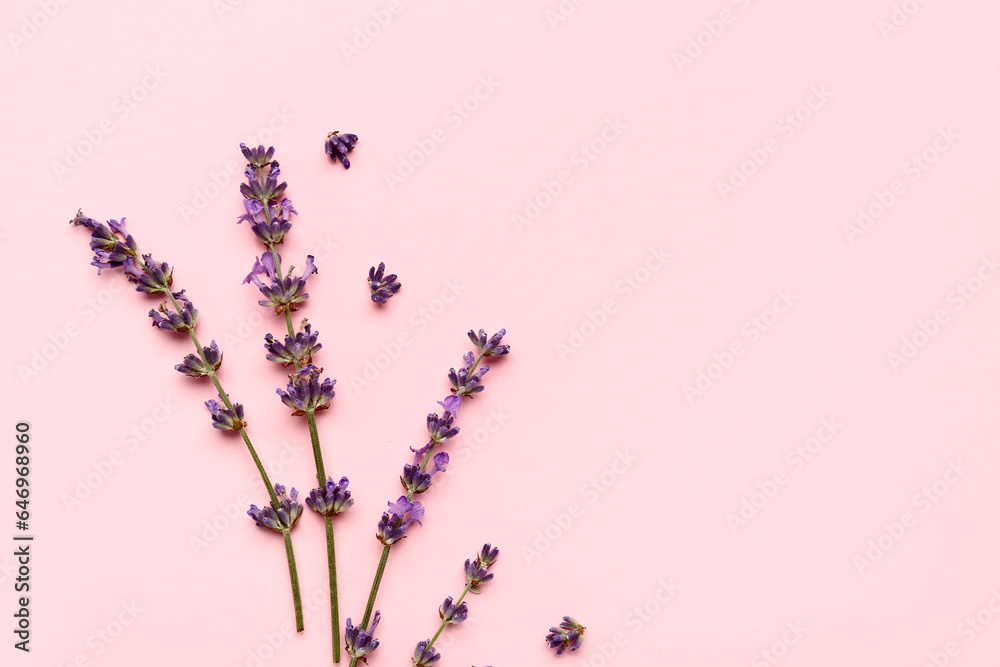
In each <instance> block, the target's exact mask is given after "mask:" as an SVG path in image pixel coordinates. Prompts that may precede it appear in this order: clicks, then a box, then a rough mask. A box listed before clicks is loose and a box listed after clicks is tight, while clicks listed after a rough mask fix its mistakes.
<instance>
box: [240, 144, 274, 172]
mask: <svg viewBox="0 0 1000 667" xmlns="http://www.w3.org/2000/svg"><path fill="white" fill-rule="evenodd" d="M240 150H241V151H242V152H243V157H245V158H246V159H247V162H249V163H250V166H251V167H256V168H258V169H261V168H263V167H266V166H267V165H269V164H270V163H271V158H273V157H274V147H273V146H272V147H270V148H268V149H267V150H265V149H264V147H263V146H258V147H257V148H247V145H246V144H240Z"/></svg>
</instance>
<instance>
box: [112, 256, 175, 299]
mask: <svg viewBox="0 0 1000 667" xmlns="http://www.w3.org/2000/svg"><path fill="white" fill-rule="evenodd" d="M122 264H123V265H124V266H125V275H126V276H127V277H128V280H129V282H131V283H135V291H136V292H145V293H146V294H158V293H160V292H164V293H165V292H169V291H170V286H171V285H172V284H173V282H174V270H173V269H172V268H170V265H169V264H167V263H166V262H162V263H157V262H156V261H155V260H153V257H152V255H143V256H142V266H137V265H136V262H135V258H134V257H127V258H125V260H124V261H123V262H122Z"/></svg>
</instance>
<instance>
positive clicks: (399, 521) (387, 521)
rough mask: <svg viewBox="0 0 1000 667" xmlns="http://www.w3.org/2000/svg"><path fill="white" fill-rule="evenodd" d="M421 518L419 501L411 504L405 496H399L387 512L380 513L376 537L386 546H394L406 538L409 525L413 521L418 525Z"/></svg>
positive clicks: (422, 508)
mask: <svg viewBox="0 0 1000 667" xmlns="http://www.w3.org/2000/svg"><path fill="white" fill-rule="evenodd" d="M423 516H424V507H423V505H421V504H420V502H419V501H417V502H413V503H411V502H410V501H409V499H407V497H406V496H400V497H399V499H398V500H397V501H396V502H394V503H393V502H390V503H389V511H388V512H382V518H381V519H379V522H378V532H377V533H376V537H378V541H379V542H381V543H382V544H384V545H386V546H389V545H390V544H394V543H395V542H398V541H399V540H401V539H403V538H404V537H406V529H407V528H409V526H410V524H411V523H413V522H414V521H416V522H417V523H418V524H419V523H420V519H421V518H423ZM421 525H423V524H421Z"/></svg>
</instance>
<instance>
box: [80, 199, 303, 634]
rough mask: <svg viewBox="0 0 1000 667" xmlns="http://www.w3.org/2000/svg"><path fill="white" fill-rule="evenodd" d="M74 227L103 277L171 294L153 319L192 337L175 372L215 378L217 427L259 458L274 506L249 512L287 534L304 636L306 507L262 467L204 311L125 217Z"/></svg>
mask: <svg viewBox="0 0 1000 667" xmlns="http://www.w3.org/2000/svg"><path fill="white" fill-rule="evenodd" d="M70 223H72V224H74V225H78V226H79V225H82V226H84V227H86V228H87V229H90V230H91V232H92V233H91V241H90V247H91V249H92V250H93V251H94V259H93V261H92V262H91V264H92V265H93V266H96V267H97V272H98V274H100V272H101V269H106V268H122V269H123V271H124V273H125V275H126V277H127V278H128V279H129V281H130V282H132V283H134V284H135V285H136V288H135V289H136V291H137V292H144V293H146V294H163V295H166V297H167V299H168V300H169V303H170V305H171V306H172V309H171V308H169V307H168V306H167V301H164V302H163V303H162V304H161V305H160V307H159V308H158V309H157V310H150V311H149V316H150V317H151V318H152V319H153V326H154V327H157V328H159V329H163V330H165V331H172V332H175V333H186V334H188V336H189V337H190V339H191V342H192V343H193V344H194V348H195V351H196V353H197V354H189V355H187V356H186V357H185V358H184V360H183V361H182V362H181V363H180V364H178V365H176V366H175V367H174V368H175V369H176V370H178V371H179V372H181V373H184V374H185V375H188V376H190V377H208V378H210V379H211V380H212V384H213V385H215V389H216V391H217V392H218V394H219V400H220V401H222V403H221V405H220V404H219V403H218V402H217V401H215V400H210V401H207V402H206V404H205V405H206V407H207V408H208V409H209V412H210V414H211V417H212V422H213V424H212V425H213V426H214V427H215V428H217V429H220V430H228V431H236V432H238V433H239V434H240V436H242V438H243V442H244V443H245V444H246V447H247V451H249V452H250V456H251V457H252V458H253V461H254V465H256V466H257V472H258V473H259V474H260V478H261V481H262V482H263V483H264V487H265V488H266V489H267V493H268V496H269V497H270V501H271V506H270V507H266V508H265V509H264V510H258V509H257V507H256V506H255V505H251V506H250V512H248V514H250V516H251V517H253V518H254V519H255V520H256V521H257V525H258V526H263V527H267V528H270V529H272V530H275V531H276V532H279V533H281V535H282V537H283V539H284V543H285V555H286V558H287V560H288V574H289V579H290V581H291V586H292V600H293V603H294V606H295V626H296V629H297V630H298V631H299V632H302V630H303V621H302V599H301V595H300V593H299V580H298V572H297V569H296V565H295V553H294V550H293V549H292V541H291V535H290V533H291V529H292V528H293V527H294V525H295V522H296V521H297V519H298V512H301V507H302V506H301V505H298V506H297V507H298V510H296V503H295V498H296V496H297V492H296V491H295V489H292V493H291V498H288V497H286V495H285V488H284V487H283V486H282V485H280V484H277V485H272V484H271V480H270V478H269V477H268V475H267V471H266V470H265V469H264V464H263V463H261V461H260V457H259V456H258V455H257V451H256V449H255V448H254V446H253V443H252V442H251V440H250V436H249V434H248V433H247V430H246V421H245V420H244V412H243V406H242V405H240V404H239V403H233V401H232V400H231V399H230V397H229V394H228V393H227V392H226V390H225V389H224V388H223V386H222V383H221V382H220V380H219V377H218V375H217V374H216V371H217V370H218V369H219V367H220V366H221V364H222V353H221V352H220V351H219V348H218V346H217V345H216V343H215V341H214V340H213V341H212V343H211V345H209V347H208V348H205V347H204V346H202V344H201V341H199V340H198V336H197V334H196V333H195V328H196V327H197V325H198V311H197V310H195V308H194V305H193V304H192V302H191V300H190V299H189V298H188V297H186V296H185V295H184V290H181V291H180V292H173V291H172V285H173V269H172V268H171V267H170V266H169V265H168V264H167V263H166V262H162V263H158V262H155V261H154V260H153V259H152V257H151V256H150V255H142V256H141V258H140V255H139V249H138V245H137V244H136V242H135V239H134V238H133V237H132V235H131V234H129V233H128V231H127V230H126V229H125V219H124V218H123V219H122V220H121V222H118V221H116V220H110V221H109V222H108V225H107V226H105V225H104V224H102V223H100V222H98V221H96V220H94V219H93V218H89V217H87V216H86V215H84V214H83V212H82V211H78V212H77V214H76V216H75V217H74V218H73V219H72V220H70ZM181 302H183V305H182V303H181ZM255 513H256V515H255ZM293 515H294V516H293Z"/></svg>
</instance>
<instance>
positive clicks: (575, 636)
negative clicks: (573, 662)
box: [545, 616, 587, 655]
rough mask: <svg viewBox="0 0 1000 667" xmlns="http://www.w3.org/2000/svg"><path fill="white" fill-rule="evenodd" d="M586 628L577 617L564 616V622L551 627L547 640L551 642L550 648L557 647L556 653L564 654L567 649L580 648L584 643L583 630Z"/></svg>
mask: <svg viewBox="0 0 1000 667" xmlns="http://www.w3.org/2000/svg"><path fill="white" fill-rule="evenodd" d="M586 629H587V628H585V627H584V626H582V625H580V622H579V621H577V620H576V619H575V618H572V617H570V616H563V622H562V623H560V624H559V627H558V628H549V634H548V635H546V637H545V641H547V642H548V643H549V648H554V649H556V655H562V653H563V651H565V650H566V649H569V650H570V651H575V650H576V649H578V648H580V645H581V644H583V631H584V630H586Z"/></svg>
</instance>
